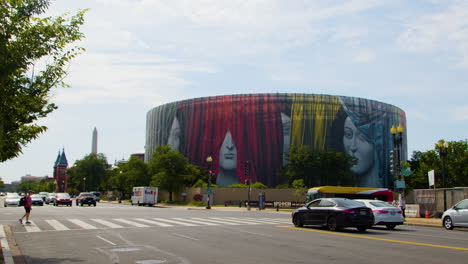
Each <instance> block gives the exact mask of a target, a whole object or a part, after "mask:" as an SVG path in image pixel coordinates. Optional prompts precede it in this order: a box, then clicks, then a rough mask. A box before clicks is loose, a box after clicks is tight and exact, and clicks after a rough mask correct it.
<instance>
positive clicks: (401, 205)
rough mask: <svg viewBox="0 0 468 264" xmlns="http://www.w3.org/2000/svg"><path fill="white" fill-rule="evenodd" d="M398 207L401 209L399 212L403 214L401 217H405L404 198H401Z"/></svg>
mask: <svg viewBox="0 0 468 264" xmlns="http://www.w3.org/2000/svg"><path fill="white" fill-rule="evenodd" d="M400 209H401V212H402V214H403V218H406V214H405V210H406V202H405V200H401V203H400Z"/></svg>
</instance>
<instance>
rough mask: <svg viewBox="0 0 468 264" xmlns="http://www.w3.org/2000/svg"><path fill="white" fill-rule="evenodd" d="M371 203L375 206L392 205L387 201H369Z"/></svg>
mask: <svg viewBox="0 0 468 264" xmlns="http://www.w3.org/2000/svg"><path fill="white" fill-rule="evenodd" d="M370 204H371V205H373V206H375V207H392V205H391V204H389V203H387V202H378V201H376V202H370Z"/></svg>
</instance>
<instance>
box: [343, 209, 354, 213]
mask: <svg viewBox="0 0 468 264" xmlns="http://www.w3.org/2000/svg"><path fill="white" fill-rule="evenodd" d="M343 212H344V213H345V214H355V213H356V210H349V209H348V210H344V211H343Z"/></svg>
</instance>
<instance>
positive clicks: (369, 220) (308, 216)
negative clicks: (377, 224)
mask: <svg viewBox="0 0 468 264" xmlns="http://www.w3.org/2000/svg"><path fill="white" fill-rule="evenodd" d="M292 222H293V224H294V226H297V227H302V226H304V225H319V226H325V227H328V229H330V230H331V231H338V230H340V229H342V228H346V227H356V228H357V229H358V230H359V232H364V231H366V230H367V228H369V227H371V226H372V225H373V224H374V214H372V210H371V209H370V208H368V207H366V206H363V205H362V203H360V202H356V201H354V200H350V199H346V198H322V199H316V200H313V201H311V202H309V203H308V204H306V205H305V206H303V207H301V208H298V209H296V210H294V212H293V213H292Z"/></svg>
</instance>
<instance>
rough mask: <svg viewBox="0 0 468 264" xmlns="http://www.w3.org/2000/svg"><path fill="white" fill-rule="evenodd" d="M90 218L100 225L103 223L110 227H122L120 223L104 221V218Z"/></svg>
mask: <svg viewBox="0 0 468 264" xmlns="http://www.w3.org/2000/svg"><path fill="white" fill-rule="evenodd" d="M91 220H93V221H94V222H96V223H99V224H101V225H105V226H107V227H110V228H123V226H121V225H118V224H114V223H112V222H109V221H106V220H103V219H91Z"/></svg>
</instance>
